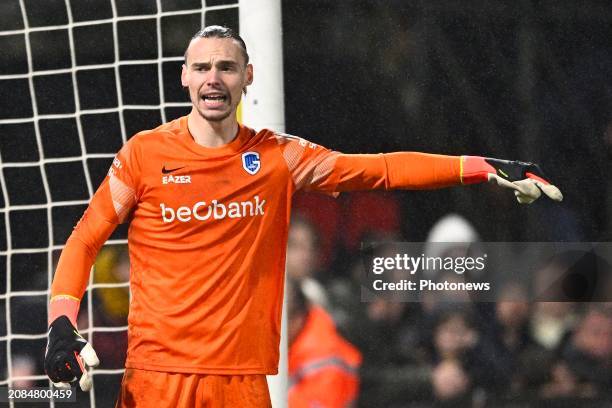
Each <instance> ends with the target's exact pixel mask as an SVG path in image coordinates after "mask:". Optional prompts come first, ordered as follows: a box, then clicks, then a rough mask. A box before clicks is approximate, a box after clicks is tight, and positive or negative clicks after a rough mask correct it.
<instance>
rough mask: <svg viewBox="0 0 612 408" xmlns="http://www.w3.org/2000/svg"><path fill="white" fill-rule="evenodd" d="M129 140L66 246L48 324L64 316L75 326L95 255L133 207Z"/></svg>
mask: <svg viewBox="0 0 612 408" xmlns="http://www.w3.org/2000/svg"><path fill="white" fill-rule="evenodd" d="M132 140H133V139H132ZM132 140H130V141H129V142H128V143H127V144H125V145H124V146H123V148H122V149H121V151H119V153H118V154H117V156H116V157H115V159H114V160H113V164H112V165H111V168H110V170H109V172H108V175H107V176H106V178H105V179H104V181H103V182H102V184H101V185H100V187H99V188H98V190H97V191H96V193H95V194H94V196H93V197H92V199H91V202H90V203H89V207H87V210H86V211H85V213H84V214H83V217H82V218H81V220H80V221H79V222H78V224H77V226H76V227H75V229H74V230H73V231H72V234H71V235H70V238H68V241H67V242H66V246H65V247H64V249H63V251H62V254H61V256H60V259H59V263H58V265H57V270H56V272H55V276H54V277H53V283H52V285H51V301H50V304H49V324H51V322H53V321H54V320H55V319H56V318H57V317H59V316H61V315H65V316H67V317H68V318H69V319H70V321H71V323H72V324H73V325H74V326H76V318H77V314H78V311H79V305H80V302H81V298H82V297H83V293H84V292H85V288H86V287H87V282H88V280H89V274H90V271H91V266H92V265H93V263H94V261H95V259H96V255H97V254H98V251H99V250H100V247H101V246H102V245H104V243H105V242H106V240H107V239H108V237H109V236H110V235H111V233H112V232H113V231H114V230H115V227H116V226H117V225H118V224H120V223H122V222H124V221H125V220H126V219H127V217H128V215H129V213H130V212H131V210H132V209H133V208H134V207H135V205H136V201H137V197H136V185H137V183H136V180H137V179H138V174H139V171H138V160H137V156H136V154H135V149H134V148H133V142H132Z"/></svg>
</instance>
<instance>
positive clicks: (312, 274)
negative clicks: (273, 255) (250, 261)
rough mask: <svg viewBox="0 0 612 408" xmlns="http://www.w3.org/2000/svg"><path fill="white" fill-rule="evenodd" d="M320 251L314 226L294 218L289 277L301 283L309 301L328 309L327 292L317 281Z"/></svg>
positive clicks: (290, 236)
mask: <svg viewBox="0 0 612 408" xmlns="http://www.w3.org/2000/svg"><path fill="white" fill-rule="evenodd" d="M318 249H319V238H318V232H317V229H316V227H315V226H314V224H312V223H311V222H310V221H308V220H307V219H305V218H302V217H300V216H294V217H292V218H291V224H290V227H289V239H288V241H287V263H286V270H287V276H289V277H290V278H292V279H295V280H296V281H297V282H299V283H300V285H301V288H302V291H303V292H304V294H305V295H306V297H307V298H308V300H310V301H311V302H312V303H314V304H317V305H319V306H322V307H324V308H326V309H328V308H329V299H328V296H327V292H326V290H325V288H324V287H323V285H321V283H319V281H318V280H317V279H316V275H317V272H318V268H319V262H318V259H319V251H318Z"/></svg>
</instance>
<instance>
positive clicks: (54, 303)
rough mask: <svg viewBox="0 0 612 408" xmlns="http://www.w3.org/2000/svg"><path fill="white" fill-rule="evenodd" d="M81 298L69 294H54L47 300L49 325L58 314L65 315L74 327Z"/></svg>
mask: <svg viewBox="0 0 612 408" xmlns="http://www.w3.org/2000/svg"><path fill="white" fill-rule="evenodd" d="M80 304H81V300H80V299H77V298H75V297H74V296H70V295H56V296H53V297H52V298H51V302H49V325H50V324H51V323H53V321H54V320H55V319H57V318H58V317H60V316H67V317H68V319H70V323H72V325H73V326H74V327H76V320H77V316H78V314H79V306H80Z"/></svg>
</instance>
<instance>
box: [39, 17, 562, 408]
mask: <svg viewBox="0 0 612 408" xmlns="http://www.w3.org/2000/svg"><path fill="white" fill-rule="evenodd" d="M252 81H253V66H252V65H251V64H249V56H248V54H247V49H246V46H245V43H244V41H243V40H242V39H241V38H240V37H239V36H238V35H237V34H236V33H234V32H233V31H232V30H230V29H228V28H225V27H220V26H210V27H206V28H204V29H203V30H201V31H199V32H198V33H197V34H196V35H195V36H194V37H193V39H192V40H191V42H190V43H189V45H188V47H187V50H186V52H185V64H184V65H183V69H182V74H181V83H182V85H183V87H184V88H185V89H187V90H188V91H189V95H190V98H191V102H192V104H193V108H192V110H191V112H190V113H189V114H188V115H187V116H184V117H181V118H179V119H176V120H174V121H171V122H169V123H166V124H163V125H161V126H160V127H158V128H156V129H153V130H148V131H143V132H141V133H138V134H137V135H135V136H134V137H132V138H131V139H130V140H129V141H128V142H127V143H126V144H125V145H124V146H123V148H122V149H121V150H120V151H119V153H118V154H117V156H116V158H115V159H114V160H113V163H112V165H111V167H110V170H109V172H108V175H107V177H106V178H105V180H104V181H103V182H102V184H101V186H100V187H99V188H98V190H97V192H96V193H95V195H94V196H93V198H92V200H91V202H90V204H89V207H88V208H87V210H86V211H85V213H84V215H83V217H82V218H81V220H80V221H79V223H78V224H77V226H76V228H75V229H74V231H73V233H72V235H71V236H70V238H69V239H68V241H67V243H66V247H65V248H64V250H63V251H62V255H61V257H60V260H59V264H58V266H57V271H56V274H55V277H54V279H53V284H52V287H51V302H50V305H49V325H50V328H49V335H48V344H47V350H46V354H45V370H46V372H47V374H48V375H49V377H50V379H51V380H52V381H53V382H54V383H56V384H57V385H59V386H66V385H68V383H70V382H73V381H78V383H79V384H80V387H81V388H82V389H83V390H88V389H89V388H90V387H91V378H90V377H89V376H88V374H87V368H88V366H95V365H96V364H97V363H98V359H97V357H96V355H95V352H94V351H93V348H92V347H91V345H90V344H88V343H87V342H86V341H85V340H84V339H83V338H82V337H81V336H80V335H79V334H78V332H77V331H76V318H77V313H78V310H79V303H80V300H81V298H82V296H83V293H84V291H85V288H86V286H87V282H88V278H89V273H90V268H91V265H92V263H93V262H94V259H95V257H96V254H97V252H98V250H99V248H100V247H101V246H102V245H103V244H104V242H105V241H106V240H107V239H108V237H109V236H110V234H111V233H112V231H113V230H114V229H115V227H116V226H117V225H118V224H119V223H122V222H129V223H130V226H129V232H128V246H129V253H130V261H131V272H130V285H131V292H132V301H131V304H130V312H129V317H128V350H127V359H126V371H125V374H124V377H123V381H122V384H121V390H120V394H119V397H118V402H117V406H119V407H151V406H155V407H177V406H180V407H188V406H212V407H217V406H219V407H221V406H231V407H234V406H236V407H267V406H270V399H269V395H268V388H267V384H266V379H265V375H267V374H276V373H277V366H278V359H279V341H280V322H281V309H282V304H283V301H282V298H283V279H284V266H285V250H286V242H287V230H288V222H289V217H290V212H291V196H292V195H293V193H294V192H296V191H297V190H307V191H321V192H325V193H328V194H334V195H335V194H338V193H339V192H343V191H353V190H373V189H382V190H391V189H433V188H440V187H446V186H454V185H461V184H472V183H481V182H487V181H489V182H495V183H497V184H498V185H499V186H501V187H505V188H508V189H511V190H512V191H514V194H515V195H516V197H517V198H518V200H519V201H520V202H524V203H529V202H532V201H533V200H535V199H537V198H538V197H540V195H541V194H542V193H544V194H545V195H547V196H549V197H550V198H552V199H554V200H557V201H560V200H561V199H562V196H561V193H560V191H559V190H558V189H557V188H556V187H554V186H553V185H551V184H550V182H549V181H548V180H547V179H546V178H545V177H544V175H543V174H542V172H541V171H540V169H539V168H538V166H536V165H534V164H530V163H523V162H515V161H504V160H496V159H488V158H482V157H474V156H443V155H433V154H423V153H414V152H398V153H390V154H362V155H349V154H342V153H338V152H335V151H332V150H328V149H326V148H324V147H322V146H319V145H317V144H314V143H311V142H309V141H307V140H305V139H302V138H299V137H295V136H290V135H286V134H282V133H276V132H273V131H271V130H266V129H264V130H261V131H259V132H256V131H254V130H252V129H250V128H248V127H246V126H242V125H240V124H239V123H238V122H237V120H236V108H237V106H238V103H239V102H240V99H241V96H242V93H243V92H245V93H246V90H247V87H248V86H249V85H250V84H251V83H252Z"/></svg>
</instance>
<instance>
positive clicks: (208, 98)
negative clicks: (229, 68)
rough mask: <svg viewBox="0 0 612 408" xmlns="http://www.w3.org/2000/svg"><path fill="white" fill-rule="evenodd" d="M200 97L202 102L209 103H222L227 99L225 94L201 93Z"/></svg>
mask: <svg viewBox="0 0 612 408" xmlns="http://www.w3.org/2000/svg"><path fill="white" fill-rule="evenodd" d="M201 98H202V99H203V100H204V102H207V103H211V104H215V103H222V102H225V101H226V100H227V96H225V95H224V94H208V95H202V96H201Z"/></svg>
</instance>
